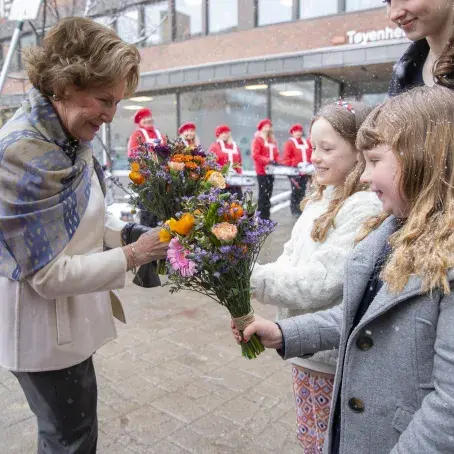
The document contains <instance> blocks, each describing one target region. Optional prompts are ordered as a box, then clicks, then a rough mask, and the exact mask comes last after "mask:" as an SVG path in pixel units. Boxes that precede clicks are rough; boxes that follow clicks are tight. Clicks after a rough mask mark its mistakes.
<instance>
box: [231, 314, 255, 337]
mask: <svg viewBox="0 0 454 454" xmlns="http://www.w3.org/2000/svg"><path fill="white" fill-rule="evenodd" d="M232 321H233V324H234V325H235V328H236V329H237V330H238V331H240V332H241V333H242V332H243V331H244V330H245V328H246V326H248V325H250V324H251V323H252V322H253V321H254V310H251V312H249V314H246V315H243V316H242V317H232Z"/></svg>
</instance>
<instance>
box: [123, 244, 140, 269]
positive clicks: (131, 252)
mask: <svg viewBox="0 0 454 454" xmlns="http://www.w3.org/2000/svg"><path fill="white" fill-rule="evenodd" d="M122 250H123V253H124V254H125V257H126V269H127V271H131V270H133V269H135V268H137V266H138V263H137V257H136V252H135V249H134V246H132V245H131V244H128V245H127V246H123V247H122Z"/></svg>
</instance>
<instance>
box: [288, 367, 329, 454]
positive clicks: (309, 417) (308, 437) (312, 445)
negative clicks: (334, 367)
mask: <svg viewBox="0 0 454 454" xmlns="http://www.w3.org/2000/svg"><path fill="white" fill-rule="evenodd" d="M333 385H334V375H332V374H325V373H322V372H315V371H312V370H310V369H305V368H303V367H300V366H297V365H295V364H293V391H294V393H295V401H296V424H297V437H298V440H299V441H300V443H301V445H302V446H303V449H304V454H320V453H321V452H322V451H323V443H324V441H325V436H326V431H327V429H328V420H329V412H330V407H331V398H332V394H333Z"/></svg>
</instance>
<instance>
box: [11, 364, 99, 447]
mask: <svg viewBox="0 0 454 454" xmlns="http://www.w3.org/2000/svg"><path fill="white" fill-rule="evenodd" d="M13 374H14V375H15V377H16V378H17V380H18V381H19V384H20V386H21V387H22V389H23V391H24V393H25V397H26V398H27V401H28V405H29V406H30V409H31V411H32V412H33V413H34V414H35V415H36V418H37V421H38V454H95V453H96V444H97V441H98V419H97V412H96V407H97V399H98V392H97V386H96V375H95V370H94V368H93V361H92V358H89V359H87V360H86V361H84V362H82V363H80V364H77V365H76V366H73V367H69V368H67V369H61V370H55V371H49V372H13Z"/></svg>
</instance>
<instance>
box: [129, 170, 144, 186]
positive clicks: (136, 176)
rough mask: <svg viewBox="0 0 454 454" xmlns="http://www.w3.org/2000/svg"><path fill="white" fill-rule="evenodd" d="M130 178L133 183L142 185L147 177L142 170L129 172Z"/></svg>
mask: <svg viewBox="0 0 454 454" xmlns="http://www.w3.org/2000/svg"><path fill="white" fill-rule="evenodd" d="M129 178H130V180H132V182H133V183H135V184H137V185H139V186H140V185H141V184H144V183H145V177H144V176H143V175H142V174H141V173H140V172H134V171H132V172H130V173H129Z"/></svg>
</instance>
